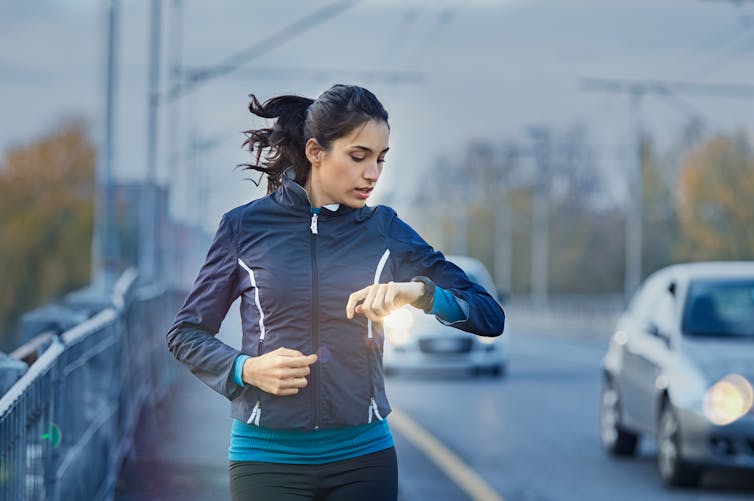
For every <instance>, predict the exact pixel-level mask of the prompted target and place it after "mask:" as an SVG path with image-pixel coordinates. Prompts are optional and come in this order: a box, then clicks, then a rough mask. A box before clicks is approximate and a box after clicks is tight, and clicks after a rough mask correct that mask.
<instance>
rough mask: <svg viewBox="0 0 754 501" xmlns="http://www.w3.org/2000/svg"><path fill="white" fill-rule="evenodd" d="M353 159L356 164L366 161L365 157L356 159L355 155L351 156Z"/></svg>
mask: <svg viewBox="0 0 754 501" xmlns="http://www.w3.org/2000/svg"><path fill="white" fill-rule="evenodd" d="M351 158H352V159H353V161H354V162H361V161H362V160H364V157H355V156H353V155H351Z"/></svg>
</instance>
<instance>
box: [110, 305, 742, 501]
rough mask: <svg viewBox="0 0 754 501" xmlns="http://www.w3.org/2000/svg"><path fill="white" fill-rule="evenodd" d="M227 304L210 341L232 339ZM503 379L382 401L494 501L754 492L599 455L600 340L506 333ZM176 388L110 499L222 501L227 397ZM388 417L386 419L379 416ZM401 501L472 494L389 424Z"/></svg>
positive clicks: (461, 380) (449, 384) (146, 420)
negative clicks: (673, 477) (666, 476)
mask: <svg viewBox="0 0 754 501" xmlns="http://www.w3.org/2000/svg"><path fill="white" fill-rule="evenodd" d="M237 315H238V312H237V307H234V309H233V310H231V313H230V314H229V315H228V318H227V319H226V321H225V323H224V324H223V328H222V330H221V333H220V338H221V339H223V340H224V341H225V342H227V343H229V344H236V345H237V339H236V338H235V336H236V334H235V333H237V332H239V331H240V327H239V325H238V321H237V320H236V319H237V318H238V317H237ZM510 349H511V366H510V370H509V373H508V375H507V376H506V377H505V378H502V379H492V378H479V379H474V378H470V377H467V376H464V375H460V374H447V375H444V376H443V377H439V378H438V377H433V378H431V379H430V378H426V377H425V378H421V377H417V376H412V377H404V376H400V375H398V376H394V377H390V378H389V379H388V380H387V391H388V396H389V398H390V401H391V403H392V405H393V406H394V407H395V408H396V409H398V410H399V411H400V412H401V413H402V414H404V415H405V416H407V417H409V418H410V419H411V420H412V421H413V422H415V423H417V424H418V425H419V426H420V427H421V428H422V429H423V430H424V431H426V432H428V433H429V434H430V435H431V436H432V437H434V439H436V440H437V441H438V442H439V443H440V444H442V445H443V446H444V447H445V448H447V449H448V450H449V451H450V452H451V453H452V454H454V455H455V457H456V458H457V459H458V460H460V461H461V462H462V463H463V464H465V465H466V466H467V467H469V468H470V469H471V470H472V471H473V472H475V473H476V474H477V475H478V476H479V477H480V478H481V480H482V481H483V482H485V483H486V484H487V485H488V486H489V487H491V488H492V490H494V491H495V492H496V493H497V494H498V496H499V498H501V499H503V500H505V501H561V500H580V501H589V500H595V501H597V500H599V501H603V500H605V499H610V500H611V501H624V500H625V501H635V500H637V499H640V500H642V501H654V500H684V501H687V500H698V501H718V500H719V501H738V500H741V501H743V500H751V499H754V475H749V477H748V478H745V477H743V476H742V475H741V474H738V475H734V474H720V473H715V474H713V475H709V476H708V478H707V479H706V481H705V484H704V486H703V487H702V488H700V489H681V490H668V489H666V488H665V487H663V486H662V484H661V482H660V478H659V474H658V473H657V468H656V466H655V449H654V444H653V443H651V441H644V442H643V443H642V445H641V448H640V453H639V455H638V457H637V458H634V459H622V460H615V459H611V458H608V457H606V455H605V454H604V453H603V452H602V450H601V448H600V445H599V439H598V435H597V408H598V406H597V402H598V394H599V362H600V358H601V357H602V355H603V353H604V349H605V341H604V340H595V339H593V338H583V337H570V336H564V335H559V336H555V335H552V334H549V335H548V334H547V333H543V332H517V331H515V330H514V331H513V333H512V335H511V339H510ZM180 369H181V370H180V372H179V376H178V377H177V379H176V386H175V391H174V392H173V394H172V396H171V398H170V399H169V400H168V401H166V402H165V403H164V404H163V405H162V406H161V407H160V408H159V409H158V410H157V411H154V412H148V413H145V416H144V417H143V420H142V423H141V424H140V433H139V437H138V438H137V441H136V444H135V447H134V454H133V455H132V457H131V459H130V460H129V461H128V462H127V463H126V466H125V467H124V469H123V471H122V472H121V475H120V479H119V483H118V489H117V492H116V500H120V501H131V500H136V499H139V500H142V499H155V500H156V499H165V500H172V499H184V500H187V501H191V500H197V501H198V500H205V499H212V500H213V501H223V500H226V499H229V496H228V487H227V484H228V479H227V446H228V435H229V429H230V418H229V417H228V404H227V402H226V401H225V400H224V399H223V397H220V396H219V395H216V394H215V393H213V392H212V391H211V390H209V389H208V388H206V387H205V386H204V385H203V384H202V383H200V382H199V381H198V380H197V379H195V378H194V377H193V376H192V375H191V374H190V373H189V372H188V371H187V370H185V369H183V368H182V367H180ZM388 421H389V422H391V419H390V418H388ZM391 428H392V429H393V433H394V436H395V441H396V448H397V450H398V461H399V471H400V473H399V475H400V480H399V485H400V487H399V494H400V500H401V501H425V500H433V501H445V500H447V501H463V500H466V499H472V498H471V497H470V496H469V495H468V494H467V491H466V490H465V489H464V488H462V487H461V486H460V485H459V484H458V483H457V482H456V481H454V480H451V478H450V477H449V476H448V475H447V473H446V471H445V470H443V468H442V467H440V466H438V465H437V464H436V463H435V462H434V461H433V459H432V457H431V456H430V455H428V454H427V453H426V451H425V450H424V449H422V448H421V447H419V446H417V445H415V443H414V440H413V435H411V436H409V435H407V434H405V433H404V432H403V431H402V427H401V426H399V420H398V419H397V416H394V418H393V420H392V422H391Z"/></svg>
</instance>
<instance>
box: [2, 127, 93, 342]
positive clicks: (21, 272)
mask: <svg viewBox="0 0 754 501" xmlns="http://www.w3.org/2000/svg"><path fill="white" fill-rule="evenodd" d="M94 173H95V152H94V147H93V146H92V144H91V143H90V141H89V139H88V138H87V136H86V129H85V125H84V123H82V122H81V121H78V120H73V121H69V122H67V123H66V124H64V125H63V126H61V127H59V128H58V129H56V130H54V131H53V132H51V133H50V134H48V135H47V136H45V137H43V138H41V139H39V140H37V141H35V142H33V143H30V144H28V145H23V146H19V147H16V148H14V149H12V150H10V151H9V152H8V153H7V154H6V156H5V158H3V159H2V161H1V163H0V263H2V269H3V272H2V287H0V347H2V346H3V345H5V347H6V348H7V347H8V346H7V345H8V344H9V339H8V338H9V337H11V336H12V332H13V330H14V324H15V322H16V321H17V319H18V317H19V316H20V315H21V314H22V313H23V312H25V311H27V310H30V309H33V308H35V307H37V306H39V305H41V304H44V303H46V302H48V301H51V300H54V299H57V298H59V297H60V296H61V295H62V294H64V293H66V292H68V291H70V290H73V289H75V288H78V287H81V286H83V285H86V284H87V283H89V279H90V257H91V245H92V231H93V196H92V195H93V190H94V179H95V177H94Z"/></svg>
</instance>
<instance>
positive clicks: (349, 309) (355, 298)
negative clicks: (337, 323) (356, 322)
mask: <svg viewBox="0 0 754 501" xmlns="http://www.w3.org/2000/svg"><path fill="white" fill-rule="evenodd" d="M370 287H372V286H371V285H367V286H366V287H364V288H363V289H361V290H358V291H356V292H353V293H352V294H351V295H350V296H348V303H347V304H346V318H348V319H349V320H350V319H352V318H353V312H354V309H355V308H356V305H357V304H358V302H359V301H363V300H364V298H365V297H367V295H368V294H369V289H370Z"/></svg>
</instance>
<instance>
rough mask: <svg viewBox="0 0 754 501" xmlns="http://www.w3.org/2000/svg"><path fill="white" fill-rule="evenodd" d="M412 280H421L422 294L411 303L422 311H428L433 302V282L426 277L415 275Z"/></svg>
mask: <svg viewBox="0 0 754 501" xmlns="http://www.w3.org/2000/svg"><path fill="white" fill-rule="evenodd" d="M411 281H412V282H421V283H423V284H424V294H423V295H422V296H421V297H420V298H419V299H417V300H416V301H414V302H413V303H411V306H413V307H414V308H419V309H420V310H422V311H424V313H429V311H430V310H431V309H432V306H434V302H435V283H434V282H433V281H432V280H430V279H429V278H427V277H424V276H417V277H414V278H412V279H411Z"/></svg>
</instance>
